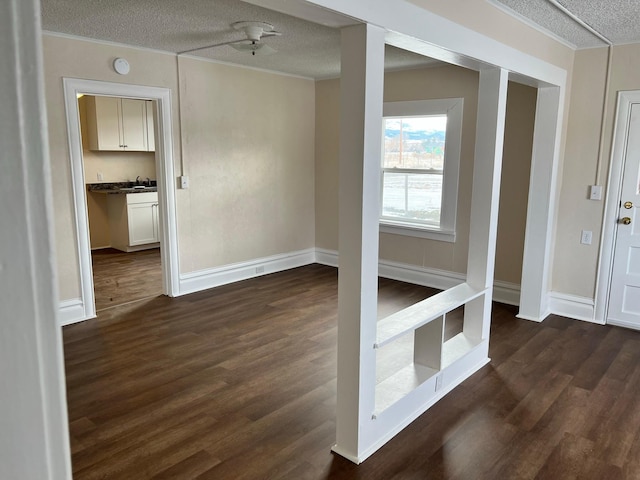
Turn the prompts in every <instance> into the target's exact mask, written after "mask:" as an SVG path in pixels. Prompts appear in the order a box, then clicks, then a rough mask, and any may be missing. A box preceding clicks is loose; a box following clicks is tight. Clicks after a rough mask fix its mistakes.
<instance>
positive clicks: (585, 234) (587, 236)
mask: <svg viewBox="0 0 640 480" xmlns="http://www.w3.org/2000/svg"><path fill="white" fill-rule="evenodd" d="M592 241H593V232H592V231H591V230H582V235H581V236H580V243H581V244H582V245H591V242H592Z"/></svg>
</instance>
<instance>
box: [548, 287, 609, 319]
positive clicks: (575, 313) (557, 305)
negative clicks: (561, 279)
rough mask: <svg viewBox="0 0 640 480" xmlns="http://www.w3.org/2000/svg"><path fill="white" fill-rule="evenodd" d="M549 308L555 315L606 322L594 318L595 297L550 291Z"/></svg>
mask: <svg viewBox="0 0 640 480" xmlns="http://www.w3.org/2000/svg"><path fill="white" fill-rule="evenodd" d="M549 310H550V311H551V313H553V314H554V315H560V316H563V317H568V318H573V319H575V320H583V321H585V322H591V323H597V324H599V325H604V322H602V321H599V320H596V319H595V318H594V316H595V309H594V301H593V298H588V297H580V296H578V295H569V294H566V293H558V292H550V293H549Z"/></svg>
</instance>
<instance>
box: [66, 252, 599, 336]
mask: <svg viewBox="0 0 640 480" xmlns="http://www.w3.org/2000/svg"><path fill="white" fill-rule="evenodd" d="M311 263H320V264H322V265H328V266H331V267H337V266H338V252H336V251H335V250H327V249H323V248H316V249H313V248H309V249H306V250H300V251H297V252H291V253H285V254H280V255H273V256H270V257H263V258H258V259H254V260H250V261H247V262H240V263H234V264H230V265H225V266H222V267H219V268H211V269H207V270H200V271H197V272H191V273H186V274H182V275H180V285H179V295H186V294H189V293H194V292H199V291H201V290H206V289H209V288H214V287H218V286H220V285H226V284H228V283H233V282H238V281H241V280H247V279H249V278H254V277H259V276H261V275H266V274H269V273H276V272H280V271H283V270H288V269H290V268H296V267H302V266H304V265H309V264H311ZM379 275H380V276H381V277H384V278H390V279H393V280H399V281H402V282H408V283H414V284H416V285H423V286H425V287H431V288H437V289H439V290H446V289H449V288H451V287H454V286H456V285H458V284H460V283H462V282H464V280H465V277H466V276H465V275H464V274H462V273H457V272H449V271H446V270H438V269H435V268H426V267H419V266H415V265H409V264H405V263H398V262H391V261H388V260H381V261H380V263H379ZM493 299H494V300H495V301H496V302H500V303H506V304H508V305H516V306H517V305H518V304H519V299H520V286H519V285H517V284H514V283H509V282H502V281H499V280H497V281H495V282H494V286H493ZM549 311H550V313H553V314H556V315H561V316H563V317H568V318H573V319H576V320H584V321H587V322H592V323H597V324H604V322H603V321H601V320H597V319H595V318H594V317H595V307H594V300H593V299H592V298H588V297H580V296H577V295H568V294H564V293H558V292H551V293H550V294H549ZM90 318H95V315H94V316H87V313H86V309H85V305H84V303H83V301H82V299H80V298H72V299H69V300H63V301H61V302H60V304H59V310H58V324H59V325H60V326H64V325H70V324H72V323H77V322H81V321H84V320H88V319H90Z"/></svg>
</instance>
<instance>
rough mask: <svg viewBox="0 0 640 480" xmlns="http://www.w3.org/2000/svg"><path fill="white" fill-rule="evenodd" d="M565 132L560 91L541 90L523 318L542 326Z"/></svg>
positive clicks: (524, 269)
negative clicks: (559, 162) (558, 175)
mask: <svg viewBox="0 0 640 480" xmlns="http://www.w3.org/2000/svg"><path fill="white" fill-rule="evenodd" d="M561 128H562V98H561V89H560V87H545V88H539V89H538V100H537V103H536V119H535V124H534V129H533V152H532V155H531V178H530V180H529V201H528V205H527V228H526V233H525V239H524V252H523V258H522V279H521V281H520V311H519V313H518V317H519V318H524V319H525V320H533V321H537V322H541V321H542V320H544V319H545V318H546V316H547V315H548V314H549V305H548V303H549V300H548V294H549V270H550V268H551V251H552V244H553V237H552V235H553V222H554V216H553V215H554V211H555V197H556V178H557V168H556V165H557V162H556V158H557V157H558V155H559V153H558V152H559V150H560V137H561V134H560V129H561Z"/></svg>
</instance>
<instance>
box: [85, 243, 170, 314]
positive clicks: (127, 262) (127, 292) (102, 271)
mask: <svg viewBox="0 0 640 480" xmlns="http://www.w3.org/2000/svg"><path fill="white" fill-rule="evenodd" d="M91 263H92V266H93V287H94V292H95V299H96V310H98V311H100V310H104V309H105V308H110V307H114V306H117V305H124V304H125V303H129V302H134V301H137V300H142V299H144V298H149V297H154V296H158V295H162V266H161V263H160V249H159V248H152V249H149V250H141V251H139V252H129V253H126V252H121V251H120V250H116V249H114V248H104V249H101V250H94V251H93V252H91Z"/></svg>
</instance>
